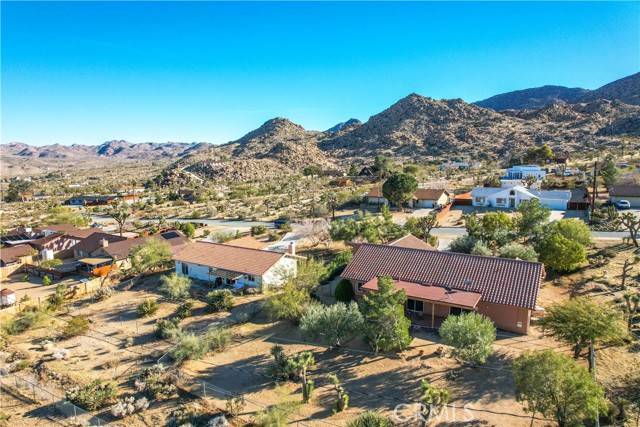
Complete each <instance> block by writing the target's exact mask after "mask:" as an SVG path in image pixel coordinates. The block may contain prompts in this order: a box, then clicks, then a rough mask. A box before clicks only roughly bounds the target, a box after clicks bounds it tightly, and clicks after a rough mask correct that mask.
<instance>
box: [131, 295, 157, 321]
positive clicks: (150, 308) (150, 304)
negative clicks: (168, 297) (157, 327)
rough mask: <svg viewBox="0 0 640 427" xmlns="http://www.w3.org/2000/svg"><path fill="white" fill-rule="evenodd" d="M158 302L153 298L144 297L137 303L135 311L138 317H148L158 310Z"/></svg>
mask: <svg viewBox="0 0 640 427" xmlns="http://www.w3.org/2000/svg"><path fill="white" fill-rule="evenodd" d="M158 308H159V307H158V302H157V301H156V300H154V299H146V300H144V301H142V302H141V303H140V304H138V307H137V308H136V312H137V313H138V316H140V317H150V316H153V315H154V314H156V312H157V311H158Z"/></svg>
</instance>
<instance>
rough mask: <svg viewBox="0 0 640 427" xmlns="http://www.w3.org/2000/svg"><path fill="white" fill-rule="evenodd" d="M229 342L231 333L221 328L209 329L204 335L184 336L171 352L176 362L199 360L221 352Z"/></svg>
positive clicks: (190, 334) (191, 334)
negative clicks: (211, 353)
mask: <svg viewBox="0 0 640 427" xmlns="http://www.w3.org/2000/svg"><path fill="white" fill-rule="evenodd" d="M230 341H231V333H230V332H229V331H228V330H226V329H222V328H213V329H210V330H209V331H208V332H207V334H206V335H204V336H200V335H196V334H193V333H189V334H185V335H184V336H183V338H182V341H180V342H179V343H178V345H176V346H175V348H174V349H173V350H172V351H171V353H170V354H171V357H172V358H173V359H174V360H176V361H182V360H186V359H193V360H196V359H201V358H202V357H203V356H204V355H206V354H207V353H210V352H212V351H222V350H224V349H225V347H226V346H227V344H229V342H230Z"/></svg>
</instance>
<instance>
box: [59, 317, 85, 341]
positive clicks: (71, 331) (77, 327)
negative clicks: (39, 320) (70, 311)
mask: <svg viewBox="0 0 640 427" xmlns="http://www.w3.org/2000/svg"><path fill="white" fill-rule="evenodd" d="M88 330H89V319H87V318H86V317H84V316H78V317H74V318H73V319H71V320H70V321H69V323H67V324H66V325H65V327H64V328H63V329H62V334H63V335H64V336H65V338H71V337H77V336H79V335H84V334H86V333H87V331H88Z"/></svg>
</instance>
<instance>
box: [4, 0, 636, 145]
mask: <svg viewBox="0 0 640 427" xmlns="http://www.w3.org/2000/svg"><path fill="white" fill-rule="evenodd" d="M1 7H2V11H1V12H2V142H5V143H6V142H12V141H19V142H24V143H29V144H36V145H42V144H52V143H62V144H72V143H83V144H99V143H102V142H104V141H106V140H111V139H126V140H128V141H131V142H145V141H155V142H165V141H186V142H192V141H206V142H213V143H224V142H227V141H229V140H233V139H237V138H239V137H241V136H242V135H243V134H245V133H246V132H248V131H250V130H252V129H255V128H256V127H258V126H260V125H261V124H262V123H263V122H264V121H266V120H268V119H269V118H272V117H276V116H283V117H287V118H289V119H291V120H293V121H294V122H296V123H299V124H301V125H303V126H304V127H306V128H307V129H316V130H324V129H327V128H329V127H330V126H332V125H334V124H335V123H337V122H340V121H344V120H346V119H349V118H350V117H355V118H358V119H360V120H363V121H366V120H367V119H368V118H369V117H370V116H371V115H373V114H376V113H378V112H380V111H382V110H383V109H385V108H387V107H388V106H390V105H391V104H393V103H394V102H395V101H397V100H398V99H400V98H402V97H404V96H406V95H408V94H409V93H411V92H417V93H419V94H422V95H425V96H431V97H433V98H462V99H464V100H466V101H477V100H480V99H483V98H486V97H489V96H492V95H495V94H497V93H501V92H505V91H510V90H516V89H524V88H528V87H535V86H541V85H545V84H558V85H565V86H571V87H576V86H580V87H584V88H588V89H595V88H597V87H599V86H601V85H603V84H605V83H608V82H610V81H612V80H615V79H618V78H621V77H624V76H627V75H629V74H633V73H635V72H638V71H639V70H640V3H638V2H627V3H577V2H570V3H524V4H522V3H520V4H518V3H400V4H398V3H365V2H356V3H205V2H195V3H172V2H161V3H153V2H139V3H128V2H116V3H108V2H86V3H85V2H66V3H54V2H45V3H33V2H18V3H11V2H4V1H3V2H2V5H1Z"/></svg>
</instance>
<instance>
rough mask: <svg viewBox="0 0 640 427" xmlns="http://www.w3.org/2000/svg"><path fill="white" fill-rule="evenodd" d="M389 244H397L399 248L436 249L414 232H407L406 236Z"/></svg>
mask: <svg viewBox="0 0 640 427" xmlns="http://www.w3.org/2000/svg"><path fill="white" fill-rule="evenodd" d="M387 245H388V246H397V247H399V248H411V249H423V250H425V251H435V250H436V248H434V247H433V246H431V245H430V244H428V243H427V242H425V241H424V240H422V239H419V238H417V237H416V236H414V235H413V234H407V235H406V236H404V237H401V238H399V239H396V240H394V241H393V242H389V243H387Z"/></svg>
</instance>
